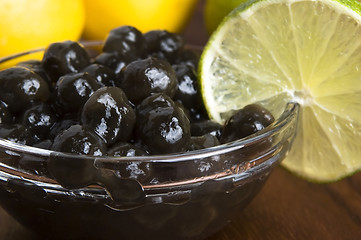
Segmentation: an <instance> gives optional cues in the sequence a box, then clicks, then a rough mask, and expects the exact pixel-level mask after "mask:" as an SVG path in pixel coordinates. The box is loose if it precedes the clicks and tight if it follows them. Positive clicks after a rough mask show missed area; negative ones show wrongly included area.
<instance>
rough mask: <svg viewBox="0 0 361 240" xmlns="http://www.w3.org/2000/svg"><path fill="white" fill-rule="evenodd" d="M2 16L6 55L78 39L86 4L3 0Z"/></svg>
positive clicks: (1, 43)
mask: <svg viewBox="0 0 361 240" xmlns="http://www.w3.org/2000/svg"><path fill="white" fill-rule="evenodd" d="M0 18H1V21H0V29H1V31H0V57H3V56H7V55H10V54H14V53H18V52H23V51H27V50H31V49H35V48H39V47H46V46H47V45H48V44H50V43H52V42H57V41H64V40H78V39H79V37H80V36H81V33H82V31H83V27H84V23H85V14H84V4H83V0H36V1H34V0H0ZM32 58H34V55H32ZM2 67H4V66H3V65H2Z"/></svg>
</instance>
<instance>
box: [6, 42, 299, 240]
mask: <svg viewBox="0 0 361 240" xmlns="http://www.w3.org/2000/svg"><path fill="white" fill-rule="evenodd" d="M91 46H97V44H91V43H90V44H89V43H88V47H91ZM37 51H38V50H37ZM37 51H30V52H27V53H23V54H20V55H26V56H28V55H31V54H32V53H33V52H37ZM18 57H19V56H11V57H9V58H6V59H2V60H1V59H0V66H1V63H2V62H4V61H5V62H7V61H8V60H9V59H14V58H15V59H16V58H18ZM298 111H299V106H298V105H297V104H293V103H289V104H287V106H283V107H282V108H280V109H278V114H276V121H275V122H274V123H273V124H272V125H270V126H269V127H267V128H266V129H264V130H263V131H260V132H258V133H256V134H254V135H251V136H249V137H247V138H245V139H241V140H238V141H234V142H231V143H228V144H223V145H219V146H216V147H212V148H208V149H203V150H197V151H192V152H186V153H181V154H170V155H161V156H146V157H93V156H81V155H73V154H67V153H61V152H54V151H50V150H44V149H39V148H35V147H30V146H24V145H20V144H15V143H12V142H10V141H7V140H4V139H0V204H1V206H2V207H3V208H4V209H5V210H6V211H7V212H8V213H9V214H10V215H12V216H13V217H14V218H15V219H17V220H18V221H19V222H20V223H22V224H23V225H24V226H26V227H28V228H29V229H31V230H33V231H35V232H36V233H38V234H40V235H42V236H45V237H47V236H48V237H49V236H51V238H52V239H55V238H58V239H97V240H101V239H122V240H126V239H157V240H161V239H167V240H168V239H203V238H206V237H207V236H209V235H211V234H213V233H215V232H216V231H218V230H220V229H221V228H222V227H223V226H224V225H226V224H227V223H228V222H229V221H230V220H231V219H232V218H233V217H234V216H235V215H239V214H240V211H241V210H242V209H243V208H245V207H246V206H247V204H248V203H249V202H250V201H251V200H252V199H253V198H254V196H255V195H256V194H257V193H258V192H259V190H260V189H261V187H262V186H263V184H264V183H265V181H266V180H267V178H268V176H269V174H270V172H271V171H272V169H273V168H274V167H276V166H278V165H279V163H280V161H281V160H282V159H283V158H284V157H285V155H286V154H287V152H288V150H289V148H290V147H291V145H292V142H293V139H294V136H295V133H296V125H297V117H298Z"/></svg>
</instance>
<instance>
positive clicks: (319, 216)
mask: <svg viewBox="0 0 361 240" xmlns="http://www.w3.org/2000/svg"><path fill="white" fill-rule="evenodd" d="M203 4H204V2H203V1H201V2H200V4H199V6H198V8H197V11H196V12H195V14H194V16H193V18H192V20H191V22H190V24H189V27H188V28H187V29H186V30H185V31H184V33H183V35H184V37H185V38H186V41H187V42H188V43H191V44H195V45H202V44H204V43H205V42H206V41H207V37H208V36H207V34H206V32H205V30H204V26H203V22H202V21H203V18H202V7H203ZM241 239H242V240H243V239H249V240H259V239H262V240H274V239H275V240H276V239H277V240H283V239H285V240H293V239H294V240H303V239H307V240H309V239H328V240H333V239H335V240H340V239H342V240H347V239H350V240H353V239H361V173H359V174H356V175H354V176H352V177H349V178H346V179H344V180H342V181H339V182H336V183H332V184H321V185H319V184H314V183H309V182H306V181H304V180H302V179H299V178H297V177H295V176H293V175H291V174H289V173H288V172H287V171H285V170H284V169H282V168H281V167H278V168H276V169H275V170H274V172H273V173H272V174H271V176H270V178H269V180H268V181H267V183H266V184H265V186H264V187H263V189H262V190H261V192H260V193H259V194H258V195H257V196H256V198H255V199H254V200H253V201H252V202H251V203H250V205H249V206H248V207H247V208H246V209H245V210H244V211H242V212H240V213H239V216H238V217H237V218H236V219H234V220H233V221H232V222H231V223H230V224H228V225H227V226H226V227H225V228H224V229H223V230H221V231H220V232H218V233H216V234H215V235H213V236H212V237H210V238H209V239H208V240H241ZM0 240H39V239H38V237H36V236H35V235H34V234H32V233H30V232H29V231H27V230H26V229H24V228H23V227H22V226H21V225H19V224H18V223H17V222H16V221H15V220H14V219H13V218H12V217H10V216H9V215H8V214H7V213H6V212H5V211H4V210H3V209H1V208H0Z"/></svg>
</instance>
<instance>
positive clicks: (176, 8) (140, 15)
mask: <svg viewBox="0 0 361 240" xmlns="http://www.w3.org/2000/svg"><path fill="white" fill-rule="evenodd" d="M84 3H85V11H86V24H85V30H84V38H85V39H91V40H103V39H104V38H105V37H106V36H107V34H108V32H109V31H110V30H111V29H113V28H116V27H118V26H121V25H131V26H134V27H136V28H138V29H139V30H140V31H142V32H146V31H149V30H154V29H162V30H168V31H170V32H175V33H177V32H180V31H181V30H182V29H183V27H184V26H185V24H186V23H187V20H188V19H189V18H190V16H191V14H192V12H193V9H194V7H195V5H196V3H197V0H171V1H169V0H145V1H139V0H123V1H117V0H108V1H104V0H84Z"/></svg>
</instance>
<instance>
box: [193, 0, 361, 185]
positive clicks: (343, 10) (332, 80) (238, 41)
mask: <svg viewBox="0 0 361 240" xmlns="http://www.w3.org/2000/svg"><path fill="white" fill-rule="evenodd" d="M304 13H307V17H306V16H305V14H304ZM360 14H361V3H360V2H358V1H356V0H354V1H350V0H318V1H312V0H251V1H247V2H245V3H244V4H241V5H240V6H239V7H238V8H236V9H235V10H233V11H232V12H231V13H230V14H229V15H228V16H227V17H226V18H225V19H224V20H223V21H222V23H221V24H220V25H219V27H218V28H217V29H216V31H215V32H214V33H213V34H212V36H211V37H210V39H209V41H208V43H207V45H206V46H205V48H204V51H203V54H202V56H201V59H200V67H199V77H200V81H201V91H202V94H203V98H204V102H205V106H206V108H207V110H208V113H209V115H210V117H211V118H212V119H214V120H216V121H218V122H220V123H223V122H224V121H225V119H226V118H227V117H228V116H229V115H230V114H231V113H232V111H234V110H236V109H239V108H242V107H244V106H245V105H247V104H250V103H255V102H256V103H259V104H262V105H264V106H266V107H267V108H268V109H270V110H271V111H272V112H274V113H275V115H276V116H278V115H279V114H280V113H281V112H282V107H283V108H284V106H285V104H286V103H287V102H297V103H299V104H300V105H301V108H302V110H301V112H300V122H299V124H298V129H297V132H298V133H297V137H296V140H295V143H294V146H293V148H292V149H291V151H290V153H289V156H288V157H287V158H286V159H285V160H284V161H283V163H282V165H283V166H284V167H285V168H286V169H288V170H289V171H291V172H292V173H294V174H295V175H297V176H300V177H302V178H305V179H307V180H309V181H313V182H331V181H336V180H338V179H341V178H344V177H346V176H349V175H350V174H352V173H354V172H357V171H360V169H361V147H358V146H357V143H360V142H361V134H359V132H361V104H359V103H360V98H359V96H361V81H360V76H361V73H360V72H359V70H358V69H361V64H359V62H361V41H357V36H360V35H361V16H360ZM324 23H327V26H326V27H325V24H324ZM327 27H329V28H327ZM330 31H331V32H330ZM345 36H349V38H345Z"/></svg>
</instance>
